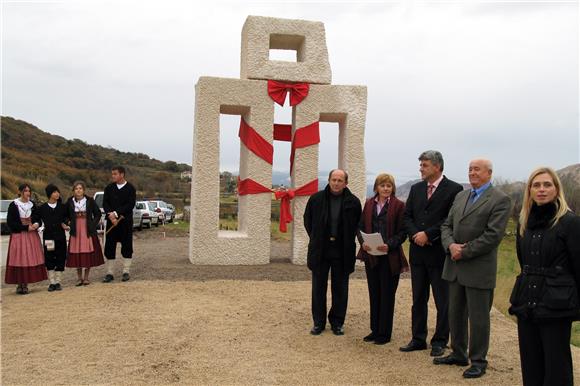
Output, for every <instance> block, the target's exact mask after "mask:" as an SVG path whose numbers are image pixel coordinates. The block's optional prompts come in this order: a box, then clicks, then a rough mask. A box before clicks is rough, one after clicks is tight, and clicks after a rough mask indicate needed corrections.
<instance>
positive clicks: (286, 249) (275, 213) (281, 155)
mask: <svg viewBox="0 0 580 386" xmlns="http://www.w3.org/2000/svg"><path fill="white" fill-rule="evenodd" d="M274 122H275V123H277V124H286V125H291V124H292V107H291V106H290V104H289V102H288V99H287V100H286V103H285V104H284V106H279V105H278V104H274ZM273 145H274V163H273V165H272V187H273V188H274V189H276V188H289V187H290V185H291V182H290V150H291V147H292V143H291V142H287V141H281V140H274V143H273ZM292 225H293V224H292V223H290V224H288V230H287V232H286V233H283V232H280V230H279V226H280V201H278V200H275V199H273V200H272V205H271V238H272V244H270V246H271V253H270V262H282V261H288V262H289V261H290V258H291V254H292V250H291V248H290V240H292V229H293V228H292Z"/></svg>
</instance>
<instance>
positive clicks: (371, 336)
mask: <svg viewBox="0 0 580 386" xmlns="http://www.w3.org/2000/svg"><path fill="white" fill-rule="evenodd" d="M375 338H376V336H375V334H373V333H372V332H371V333H370V334H368V335H367V336H365V337H364V338H363V340H364V341H365V342H374V340H375Z"/></svg>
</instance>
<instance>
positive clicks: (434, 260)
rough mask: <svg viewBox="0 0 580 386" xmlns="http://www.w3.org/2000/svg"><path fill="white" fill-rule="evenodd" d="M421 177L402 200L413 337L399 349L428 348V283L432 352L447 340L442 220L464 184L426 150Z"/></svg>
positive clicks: (436, 154) (442, 349)
mask: <svg viewBox="0 0 580 386" xmlns="http://www.w3.org/2000/svg"><path fill="white" fill-rule="evenodd" d="M419 171H420V172H421V178H422V179H423V181H421V182H418V183H416V184H414V185H413V186H412V187H411V192H410V193H409V197H408V198H407V202H406V204H405V208H406V209H405V217H404V224H405V230H406V232H407V234H408V235H409V240H410V241H411V245H410V248H409V252H410V257H411V286H412V288H413V307H412V309H411V316H412V333H413V338H412V339H411V341H410V342H409V343H408V344H407V345H406V346H403V347H401V348H400V350H401V351H404V352H408V351H415V350H425V349H426V348H427V303H428V301H429V291H430V289H429V287H431V288H432V289H433V298H434V299H435V306H436V307H437V325H436V327H435V333H434V334H433V337H432V338H431V356H440V355H443V353H444V352H445V347H446V346H447V341H448V340H449V318H448V313H447V309H448V304H449V285H448V284H447V282H446V281H445V280H443V278H442V277H441V274H442V271H443V263H444V262H445V251H444V250H443V247H442V246H441V224H443V221H445V219H446V218H447V214H448V213H449V209H450V208H451V205H452V204H453V200H454V198H455V196H456V195H457V193H459V192H460V191H462V190H463V187H462V186H461V185H459V184H458V183H456V182H453V181H451V180H449V179H448V178H447V177H445V176H444V175H443V156H442V155H441V153H440V152H438V151H435V150H428V151H425V152H423V153H422V154H421V155H420V156H419Z"/></svg>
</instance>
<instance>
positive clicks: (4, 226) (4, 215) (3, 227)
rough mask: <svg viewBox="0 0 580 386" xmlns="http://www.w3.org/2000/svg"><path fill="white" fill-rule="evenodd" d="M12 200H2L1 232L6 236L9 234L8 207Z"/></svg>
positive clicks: (0, 210) (0, 209)
mask: <svg viewBox="0 0 580 386" xmlns="http://www.w3.org/2000/svg"><path fill="white" fill-rule="evenodd" d="M11 202H12V200H0V231H1V233H2V234H3V235H4V234H6V233H9V231H8V225H7V224H6V218H7V217H8V206H9V205H10V203H11Z"/></svg>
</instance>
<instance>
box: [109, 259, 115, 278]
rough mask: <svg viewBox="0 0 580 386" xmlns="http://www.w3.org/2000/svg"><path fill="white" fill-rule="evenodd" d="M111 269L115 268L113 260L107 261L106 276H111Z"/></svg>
mask: <svg viewBox="0 0 580 386" xmlns="http://www.w3.org/2000/svg"><path fill="white" fill-rule="evenodd" d="M113 268H115V259H107V274H108V275H112V274H113Z"/></svg>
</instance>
